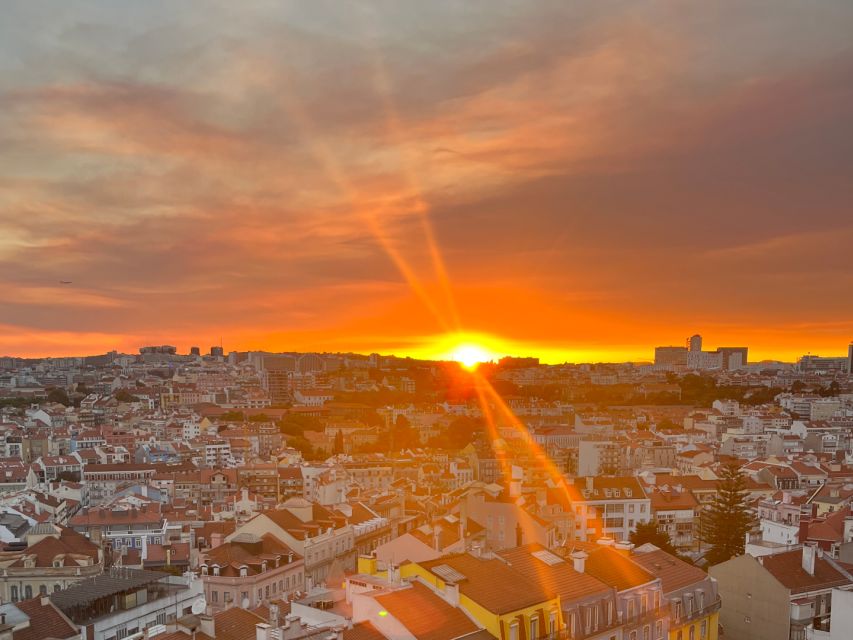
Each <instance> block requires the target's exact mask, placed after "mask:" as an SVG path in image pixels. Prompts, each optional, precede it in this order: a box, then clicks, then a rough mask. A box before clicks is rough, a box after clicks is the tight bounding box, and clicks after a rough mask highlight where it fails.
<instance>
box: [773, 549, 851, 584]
mask: <svg viewBox="0 0 853 640" xmlns="http://www.w3.org/2000/svg"><path fill="white" fill-rule="evenodd" d="M758 561H759V562H760V563H761V564H762V565H763V566H764V568H765V569H767V571H769V572H770V574H771V575H772V576H773V577H774V578H776V579H777V580H778V581H779V582H780V583H782V585H783V586H785V587H787V588H788V589H790V590H791V593H803V592H806V591H814V590H817V589H829V588H830V587H840V586H844V585H849V584H851V583H853V582H851V580H849V579H848V578H846V577H845V576H844V575H843V574H842V573H840V572H839V571H838V570H837V569H836V568H835V567H833V566H832V565H831V564H830V563H829V562H828V561H827V560H826V559H825V558H815V570H814V575H810V574H809V573H808V572H807V571H806V570H805V569H803V551H802V549H794V550H793V551H785V552H783V553H775V554H773V555H768V556H762V557H760V558H758Z"/></svg>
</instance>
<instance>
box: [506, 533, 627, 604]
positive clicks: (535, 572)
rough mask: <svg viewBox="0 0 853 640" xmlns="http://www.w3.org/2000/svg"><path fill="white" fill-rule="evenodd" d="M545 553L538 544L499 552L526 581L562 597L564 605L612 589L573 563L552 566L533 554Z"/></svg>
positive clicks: (563, 561)
mask: <svg viewBox="0 0 853 640" xmlns="http://www.w3.org/2000/svg"><path fill="white" fill-rule="evenodd" d="M544 550H546V549H545V547H543V546H542V545H541V544H537V543H534V544H528V545H525V546H523V547H515V548H514V549H506V550H504V551H501V552H499V555H500V556H501V557H503V558H504V559H505V560H507V561H508V562H509V564H510V566H511V567H512V568H513V569H515V570H516V571H518V572H519V573H521V574H523V575H524V576H525V577H526V578H528V579H530V580H534V581H538V582H539V583H541V584H542V585H543V586H544V587H545V588H546V589H547V590H548V591H553V592H554V593H557V594H559V596H560V601H561V602H562V603H566V602H570V601H572V600H574V599H576V598H584V597H587V596H590V595H592V594H595V593H607V592H609V591H610V587H608V586H607V585H606V584H604V583H603V582H601V581H600V580H598V578H595V577H594V576H591V575H589V574H588V573H579V572H578V571H575V569H574V566H573V564H572V561H571V560H567V559H562V562H560V563H558V564H553V565H549V564H547V563H545V562H544V561H543V560H540V559H539V558H537V557H536V556H534V555H532V554H533V553H534V552H539V551H544Z"/></svg>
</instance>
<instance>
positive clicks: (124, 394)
mask: <svg viewBox="0 0 853 640" xmlns="http://www.w3.org/2000/svg"><path fill="white" fill-rule="evenodd" d="M114 397H115V399H116V400H118V401H119V402H136V401H137V400H138V399H139V398H137V397H136V396H135V395H133V394H132V393H130V391H128V390H127V389H119V390H118V391H116V392H115V394H114Z"/></svg>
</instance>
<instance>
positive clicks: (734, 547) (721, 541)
mask: <svg viewBox="0 0 853 640" xmlns="http://www.w3.org/2000/svg"><path fill="white" fill-rule="evenodd" d="M746 495H747V491H746V476H744V475H743V474H742V473H741V472H740V469H738V467H737V465H736V464H729V465H726V466H725V467H723V470H722V473H721V474H720V479H719V480H718V481H717V495H716V497H715V498H714V500H713V502H711V504H710V505H709V506H708V508H707V509H705V511H704V513H703V514H702V520H701V522H702V527H701V531H700V537H701V539H702V541H703V542H706V543H708V544H710V545H711V549H710V551H708V553H707V554H706V556H705V559H706V560H707V561H708V565H709V566H710V565H715V564H719V563H721V562H725V561H726V560H729V559H731V558H734V557H735V556H740V555H743V553H744V547H745V545H746V534H747V533H748V532H749V530H750V529H751V528H752V515H751V514H750V512H749V509H748V508H747V506H746Z"/></svg>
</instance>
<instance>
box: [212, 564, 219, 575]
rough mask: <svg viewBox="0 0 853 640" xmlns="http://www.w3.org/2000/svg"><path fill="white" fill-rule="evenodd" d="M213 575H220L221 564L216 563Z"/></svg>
mask: <svg viewBox="0 0 853 640" xmlns="http://www.w3.org/2000/svg"><path fill="white" fill-rule="evenodd" d="M213 575H215V576H218V575H219V565H216V564H215V565H213Z"/></svg>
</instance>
